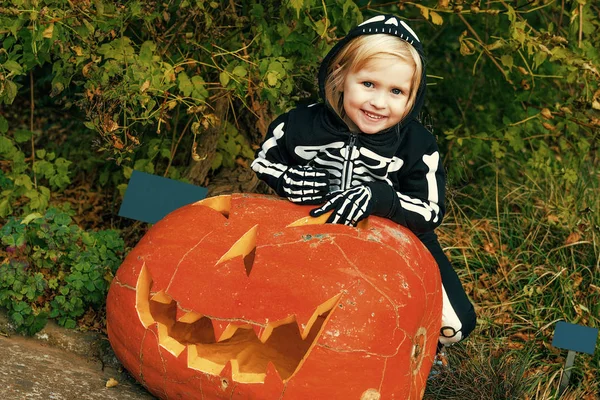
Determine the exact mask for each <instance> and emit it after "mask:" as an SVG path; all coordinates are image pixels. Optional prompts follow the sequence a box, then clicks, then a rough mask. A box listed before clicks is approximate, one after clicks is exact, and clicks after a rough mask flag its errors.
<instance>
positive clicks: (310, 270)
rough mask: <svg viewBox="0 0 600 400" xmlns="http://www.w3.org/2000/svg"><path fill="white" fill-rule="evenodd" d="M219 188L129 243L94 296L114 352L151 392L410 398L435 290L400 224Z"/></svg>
mask: <svg viewBox="0 0 600 400" xmlns="http://www.w3.org/2000/svg"><path fill="white" fill-rule="evenodd" d="M311 208H312V207H311V206H298V205H294V204H292V203H290V202H288V201H286V200H281V199H278V198H274V197H269V196H258V195H232V196H220V197H216V198H209V199H205V200H203V201H200V202H198V203H195V204H191V205H188V206H185V207H182V208H180V209H178V210H176V211H174V212H172V213H171V214H169V215H168V216H166V217H165V218H164V219H162V220H161V221H160V222H158V223H157V224H156V225H154V226H153V227H152V228H151V229H150V230H149V231H148V233H147V234H146V235H145V236H144V237H143V238H142V240H141V241H140V242H139V243H138V245H137V246H136V247H135V248H134V249H133V250H132V251H131V252H130V254H129V255H128V256H127V258H126V259H125V261H124V263H123V265H122V266H121V267H120V268H119V270H118V272H117V274H116V277H115V279H114V280H113V283H112V285H111V288H110V291H109V294H108V299H107V325H108V337H109V340H110V343H111V345H112V347H113V349H114V351H115V354H116V355H117V357H118V358H119V359H120V361H121V362H122V363H123V365H124V366H125V367H126V368H127V369H128V370H129V371H130V373H131V374H132V375H133V376H134V377H135V378H136V379H137V380H139V381H140V382H141V383H142V384H143V385H144V386H145V387H146V388H147V389H148V390H149V391H150V392H152V393H153V394H154V395H156V396H157V397H159V398H163V399H179V398H203V399H291V400H295V399H309V398H315V399H365V400H366V399H379V398H381V399H420V398H422V397H423V392H424V389H425V384H426V381H427V376H428V373H429V370H430V368H431V364H432V362H433V357H434V354H435V347H436V344H437V337H438V332H439V328H440V321H441V309H442V293H441V282H440V277H439V271H438V268H437V265H436V264H435V261H434V260H433V258H432V256H431V255H430V254H429V252H428V251H427V250H426V249H425V247H424V246H423V245H422V244H421V243H420V242H419V240H418V239H417V238H416V236H414V235H413V234H412V233H411V232H410V231H408V230H407V229H406V228H404V227H401V226H398V225H397V224H395V223H393V222H391V221H389V220H386V219H383V218H378V217H370V218H368V220H366V221H363V222H362V223H361V224H359V227H357V228H351V227H347V226H343V225H333V224H323V222H324V220H325V219H326V216H323V217H321V218H320V219H314V218H310V217H307V216H308V211H309V210H310V209H311Z"/></svg>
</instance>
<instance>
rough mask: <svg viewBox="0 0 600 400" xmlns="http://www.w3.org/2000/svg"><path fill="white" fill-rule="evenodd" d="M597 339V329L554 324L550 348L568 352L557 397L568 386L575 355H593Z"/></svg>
mask: <svg viewBox="0 0 600 400" xmlns="http://www.w3.org/2000/svg"><path fill="white" fill-rule="evenodd" d="M597 339H598V329H597V328H590V327H587V326H583V325H576V324H570V323H568V322H564V321H559V322H557V323H556V328H555V330H554V338H553V339H552V346H554V347H557V348H559V349H565V350H568V351H569V352H568V353H567V359H566V361H565V367H564V372H563V376H562V379H561V381H560V385H559V387H558V395H559V396H560V395H562V394H563V393H564V391H565V390H566V388H567V386H569V380H570V379H571V371H572V370H573V364H574V362H575V356H576V355H577V353H588V354H592V355H593V354H594V350H595V348H596V341H597Z"/></svg>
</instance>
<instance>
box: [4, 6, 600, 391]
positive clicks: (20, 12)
mask: <svg viewBox="0 0 600 400" xmlns="http://www.w3.org/2000/svg"><path fill="white" fill-rule="evenodd" d="M380 12H392V13H396V14H398V15H400V16H401V17H402V18H405V19H407V20H408V21H409V23H410V25H411V27H413V28H414V30H415V31H416V32H417V34H418V36H419V37H420V38H421V40H422V42H423V44H424V47H425V49H426V53H427V71H428V100H427V103H426V108H427V114H428V116H429V117H430V120H431V121H433V123H432V127H433V131H434V134H436V136H437V137H438V140H439V142H440V145H441V148H442V151H443V153H444V157H445V158H444V163H445V166H446V169H447V171H448V177H449V180H448V196H447V197H448V204H449V214H448V217H447V219H446V223H445V224H444V226H443V227H442V229H441V230H440V236H441V238H442V240H443V241H444V242H445V243H446V244H447V246H448V253H449V255H450V256H451V259H452V261H453V263H454V264H455V265H456V266H457V269H459V271H460V274H461V277H462V279H463V283H464V284H465V287H466V288H467V291H468V293H469V295H470V296H471V297H472V298H473V299H474V300H475V303H476V304H477V309H478V313H479V325H478V333H479V334H480V335H484V336H486V337H494V336H495V335H497V334H498V332H504V334H500V336H502V335H504V337H500V338H498V340H508V339H506V338H514V335H525V336H519V337H528V338H533V339H535V340H538V344H539V349H538V350H539V351H540V353H544V352H546V351H548V350H547V348H546V347H544V346H543V343H547V342H549V340H550V338H551V335H552V332H551V326H552V324H553V322H555V321H556V320H559V319H566V320H569V321H570V322H575V323H582V324H585V325H591V326H596V327H597V326H598V325H599V323H600V320H599V317H598V315H600V280H599V278H598V276H600V261H599V254H600V250H599V249H600V241H599V239H598V237H599V235H600V228H599V227H600V200H598V195H597V193H598V189H599V178H600V177H599V175H598V170H599V167H600V165H599V160H598V157H597V154H598V142H599V140H598V133H599V131H600V50H598V49H600V18H599V15H600V6H598V5H597V4H596V2H592V1H591V0H576V1H568V2H565V1H554V0H532V1H516V0H499V1H494V2H482V1H475V0H424V1H422V2H410V1H395V2H374V1H367V0H357V1H352V0H323V1H317V0H289V1H285V2H280V1H274V0H265V1H256V0H240V1H237V2H234V1H223V2H216V1H205V0H174V1H170V2H155V1H144V0H130V1H116V2H115V1H107V0H94V1H91V0H78V1H72V0H7V1H4V2H3V3H2V5H0V42H1V47H0V109H1V110H2V113H0V134H1V135H2V136H1V137H0V189H1V193H0V218H2V220H0V221H1V223H2V224H3V225H4V227H3V228H2V234H3V238H2V241H3V244H4V245H5V246H6V247H7V248H8V249H9V250H10V251H8V252H5V257H4V258H5V261H4V262H3V264H2V273H1V275H0V305H1V306H3V307H6V308H8V310H9V314H10V316H11V318H12V319H13V322H15V323H16V324H17V325H18V326H20V327H22V329H23V330H27V331H29V332H35V331H36V330H39V329H41V327H42V326H43V323H44V321H45V319H46V318H47V317H48V316H50V317H56V318H59V321H60V322H61V323H62V324H64V325H67V326H74V324H75V323H74V321H76V320H77V319H78V318H81V316H82V315H83V314H84V313H85V312H87V311H88V310H90V309H96V310H97V309H101V307H102V301H103V300H102V296H103V294H104V293H105V290H106V285H107V284H108V282H109V281H110V276H111V273H112V272H114V269H115V268H116V266H117V265H118V262H117V258H118V257H119V256H120V254H121V252H122V251H123V245H122V243H121V242H119V240H118V239H117V236H115V235H116V233H114V231H112V230H108V229H104V228H107V227H108V222H107V221H104V225H101V226H95V227H96V228H101V229H100V230H99V231H98V232H95V231H93V230H85V229H83V228H79V227H77V226H76V224H75V223H74V222H73V221H72V220H71V219H70V218H71V217H73V218H75V215H73V213H71V214H70V216H68V215H67V214H64V213H63V212H60V211H56V210H57V208H51V207H59V208H58V209H61V208H60V207H61V202H62V201H64V200H65V197H68V196H67V195H66V194H65V190H67V188H72V186H73V185H74V184H78V185H81V184H82V182H86V185H87V187H88V188H89V189H90V190H97V191H98V192H103V193H104V195H106V196H108V197H111V198H114V199H118V198H119V197H120V195H121V194H122V192H123V190H124V188H125V186H126V184H125V182H126V179H127V178H128V177H129V176H130V174H131V171H132V170H133V169H137V170H142V171H145V172H150V173H155V174H161V175H164V176H168V177H171V178H174V179H190V180H195V181H196V182H198V181H199V182H204V180H205V175H204V174H201V175H200V176H199V177H198V176H194V174H197V170H196V169H194V166H197V165H200V164H202V163H203V162H208V168H209V170H210V171H212V172H211V173H210V174H212V175H214V174H217V173H219V171H223V170H231V169H233V168H235V167H236V166H239V165H247V162H248V161H250V160H251V158H252V153H253V149H255V148H256V146H257V144H258V143H259V142H260V140H261V139H262V137H263V135H264V133H265V131H266V127H267V126H268V124H269V123H270V121H271V120H272V119H273V117H274V116H275V115H276V114H278V113H281V112H282V111H285V110H287V109H289V108H290V107H292V106H294V105H295V104H297V103H299V102H314V101H316V100H318V94H317V90H316V85H315V83H316V72H317V69H318V66H319V63H320V61H321V59H322V57H323V56H324V55H325V54H326V53H327V51H328V49H329V48H330V47H331V46H332V45H333V44H334V43H335V42H336V40H338V39H339V38H340V37H342V36H343V35H344V34H345V33H347V32H348V30H349V29H350V28H351V27H353V26H355V25H356V24H358V23H360V22H362V21H363V20H365V19H367V18H369V17H371V16H373V15H375V14H376V13H380ZM38 110H39V111H38ZM44 112H47V113H49V114H50V115H51V116H50V117H49V118H50V119H53V120H55V122H54V124H51V123H49V122H48V123H46V124H45V125H44V126H41V125H40V124H37V125H38V126H36V123H34V122H35V121H36V119H35V118H34V117H35V116H36V115H38V114H39V113H44ZM63 116H65V118H64V120H62V119H63ZM55 125H60V126H61V128H60V129H58V133H53V132H55V131H54V130H53V129H54V126H55ZM215 130H216V132H217V134H218V138H217V139H216V140H214V146H213V147H210V146H208V147H206V146H205V145H206V144H207V143H208V142H210V141H211V140H213V139H211V136H210V135H211V132H213V131H215ZM203 146H204V147H203ZM207 148H209V149H212V150H206V149H207ZM210 174H209V175H210ZM212 175H210V176H212ZM79 217H81V216H79ZM67 219H69V221H68V222H66V221H67ZM17 242H18V244H17ZM11 249H12V250H11ZM14 249H17V250H14ZM538 305H539V306H538ZM510 340H511V343H513V342H512V341H513V339H510ZM540 359H541V360H545V358H544V356H543V354H542V355H541V356H540ZM540 368H542V367H540ZM544 368H545V367H544ZM553 368H554V369H555V370H557V369H558V368H560V365H559V364H556V365H554V366H553ZM578 368H580V369H581V371H582V372H581V373H580V375H579V377H580V379H581V380H583V381H586V382H588V383H589V382H592V381H593V379H591V378H589V377H588V376H589V374H590V371H594V370H595V371H598V370H599V369H600V356H599V355H596V356H595V357H594V358H593V359H586V360H585V361H584V362H583V365H578ZM545 371H546V370H544V372H545ZM592 375H593V374H592ZM596 388H597V386H596Z"/></svg>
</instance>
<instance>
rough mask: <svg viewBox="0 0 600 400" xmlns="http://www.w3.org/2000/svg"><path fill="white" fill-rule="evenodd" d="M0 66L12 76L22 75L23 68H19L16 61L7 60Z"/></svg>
mask: <svg viewBox="0 0 600 400" xmlns="http://www.w3.org/2000/svg"><path fill="white" fill-rule="evenodd" d="M2 66H3V67H4V68H6V69H7V70H9V71H10V72H11V73H12V74H13V75H22V74H23V67H21V65H19V63H18V62H16V61H13V60H8V61H7V62H5V63H4V64H2Z"/></svg>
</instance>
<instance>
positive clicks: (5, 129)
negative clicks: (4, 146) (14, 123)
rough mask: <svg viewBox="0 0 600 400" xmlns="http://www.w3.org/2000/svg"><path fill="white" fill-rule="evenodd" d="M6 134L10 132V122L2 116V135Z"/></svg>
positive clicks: (0, 127)
mask: <svg viewBox="0 0 600 400" xmlns="http://www.w3.org/2000/svg"><path fill="white" fill-rule="evenodd" d="M6 132H8V121H7V120H6V118H4V117H3V116H2V115H0V133H2V134H4V133H6Z"/></svg>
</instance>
